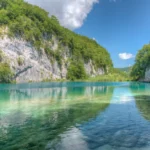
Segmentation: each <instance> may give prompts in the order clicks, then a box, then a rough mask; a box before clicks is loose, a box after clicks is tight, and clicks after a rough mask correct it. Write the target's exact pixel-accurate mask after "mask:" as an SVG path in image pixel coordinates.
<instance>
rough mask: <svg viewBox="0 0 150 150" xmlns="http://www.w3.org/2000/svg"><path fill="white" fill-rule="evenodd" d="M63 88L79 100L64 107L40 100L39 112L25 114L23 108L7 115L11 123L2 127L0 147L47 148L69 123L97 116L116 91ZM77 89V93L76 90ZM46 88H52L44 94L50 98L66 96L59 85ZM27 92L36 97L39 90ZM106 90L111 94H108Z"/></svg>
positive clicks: (67, 94)
mask: <svg viewBox="0 0 150 150" xmlns="http://www.w3.org/2000/svg"><path fill="white" fill-rule="evenodd" d="M62 89H64V90H65V97H67V98H69V97H70V98H73V99H74V101H77V99H80V101H79V102H77V103H75V102H74V103H72V102H71V103H70V102H68V105H67V107H64V108H63V107H62V106H59V107H56V106H57V105H56V106H55V109H53V107H50V104H48V105H46V106H44V109H43V108H41V107H42V104H41V103H40V101H37V102H39V105H37V108H36V111H37V113H34V112H33V114H34V115H33V114H32V115H30V116H27V114H24V111H23V110H20V109H19V111H18V113H16V112H12V113H11V114H9V115H7V116H6V117H5V120H4V121H6V122H7V123H8V125H7V127H6V126H4V127H2V126H1V127H0V135H1V136H0V149H16V150H17V149H29V150H30V149H36V150H37V149H40V150H42V149H45V146H46V144H47V143H48V142H49V141H51V140H54V139H57V137H58V135H59V134H60V133H63V132H64V131H66V130H67V129H68V128H69V127H71V126H74V125H75V124H81V123H83V122H85V121H88V120H89V119H91V118H94V117H96V115H97V114H98V113H100V112H102V111H104V110H105V109H106V108H107V107H108V105H109V102H110V99H111V95H112V92H113V88H112V87H105V88H104V87H103V88H100V87H91V88H89V87H88V88H86V87H84V88H83V87H82V88H75V89H69V90H66V88H62ZM74 90H75V93H76V94H74V93H73V91H74ZM31 91H32V92H31ZM47 91H49V92H48V93H49V94H45V96H46V97H47V98H48V97H51V96H52V97H53V98H55V97H56V99H58V98H64V96H63V97H62V95H63V94H61V93H62V92H60V91H61V89H60V88H58V89H56V88H54V89H47ZM87 91H88V94H89V95H92V101H89V100H88V98H89V95H87ZM90 91H91V93H90ZM41 92H42V91H41ZM43 92H44V90H43ZM27 93H28V96H27V97H29V98H35V97H36V94H38V93H37V91H36V92H35V91H34V90H30V92H29V91H28V92H27V91H26V94H25V95H27ZM46 93H47V92H46ZM106 93H107V94H108V95H106ZM20 94H21V95H22V92H19V95H20ZM23 95H24V94H23ZM29 95H30V96H31V97H30V96H29ZM58 95H59V96H58ZM19 97H20V96H19ZM95 98H96V100H95ZM97 98H98V99H99V100H103V99H104V98H105V101H97ZM62 102H63V100H62ZM21 103H22V102H20V103H19V105H21ZM28 103H29V104H28V107H31V106H30V101H28ZM14 107H15V106H14ZM19 107H20V106H19ZM49 107H50V108H49ZM45 108H46V109H45ZM32 109H33V110H34V109H35V108H34V107H31V109H30V111H32ZM38 114H40V115H39V117H35V116H36V115H38ZM16 115H18V116H19V118H20V121H19V122H16V123H14V122H15V119H16V118H17V117H16ZM14 116H15V117H14ZM7 117H8V121H7ZM13 117H14V119H13ZM10 118H12V121H11V122H9V121H10ZM58 140H59V139H58ZM54 141H55V140H54Z"/></svg>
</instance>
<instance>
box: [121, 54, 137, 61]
mask: <svg viewBox="0 0 150 150" xmlns="http://www.w3.org/2000/svg"><path fill="white" fill-rule="evenodd" d="M119 57H120V58H121V59H124V60H127V59H131V58H134V55H133V54H130V53H120V54H119Z"/></svg>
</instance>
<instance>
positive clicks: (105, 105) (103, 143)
mask: <svg viewBox="0 0 150 150" xmlns="http://www.w3.org/2000/svg"><path fill="white" fill-rule="evenodd" d="M45 149H46V150H149V149H150V84H146V83H130V82H122V83H116V82H109V83H89V82H64V83H32V84H17V85H13V84H12V85H11V84H1V85H0V150H45Z"/></svg>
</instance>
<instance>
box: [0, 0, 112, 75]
mask: <svg viewBox="0 0 150 150" xmlns="http://www.w3.org/2000/svg"><path fill="white" fill-rule="evenodd" d="M0 26H7V27H8V29H9V33H8V34H9V36H15V37H21V38H23V39H25V40H26V41H28V42H30V43H31V44H33V46H35V47H36V48H37V50H40V49H41V48H44V47H47V46H45V43H47V42H48V43H49V42H51V43H52V42H53V41H52V40H51V39H52V35H54V36H56V37H57V38H58V40H59V41H60V45H61V47H63V46H68V47H69V50H70V52H69V53H70V54H71V55H70V56H71V57H70V59H71V60H72V61H83V60H84V62H88V61H90V60H92V62H93V64H94V67H95V68H99V67H103V68H104V69H105V70H106V69H107V70H109V68H112V66H113V65H112V61H111V58H110V55H109V53H108V52H107V50H106V49H104V48H103V47H101V46H100V45H98V44H97V43H96V41H94V40H92V39H89V38H87V37H85V36H81V35H79V34H76V33H74V32H72V31H70V30H68V29H66V28H64V27H62V26H60V24H59V21H58V19H57V18H56V17H55V16H51V17H49V15H48V12H46V11H45V10H43V9H41V8H39V7H38V6H34V5H31V4H28V3H27V2H24V1H23V0H0ZM45 51H46V53H47V54H48V55H49V58H51V57H50V56H52V57H53V58H55V60H56V61H57V62H58V64H59V65H60V66H61V64H62V62H61V61H62V54H63V50H60V49H59V50H58V51H56V52H53V51H51V50H49V49H47V48H45ZM75 76H76V75H75Z"/></svg>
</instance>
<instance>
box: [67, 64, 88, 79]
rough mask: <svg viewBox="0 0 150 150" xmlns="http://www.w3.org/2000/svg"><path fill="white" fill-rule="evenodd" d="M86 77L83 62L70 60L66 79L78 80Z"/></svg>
mask: <svg viewBox="0 0 150 150" xmlns="http://www.w3.org/2000/svg"><path fill="white" fill-rule="evenodd" d="M86 77H87V75H86V72H85V69H84V64H83V63H82V62H75V61H72V62H71V63H70V65H69V68H68V73H67V79H69V80H78V79H85V78H86Z"/></svg>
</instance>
